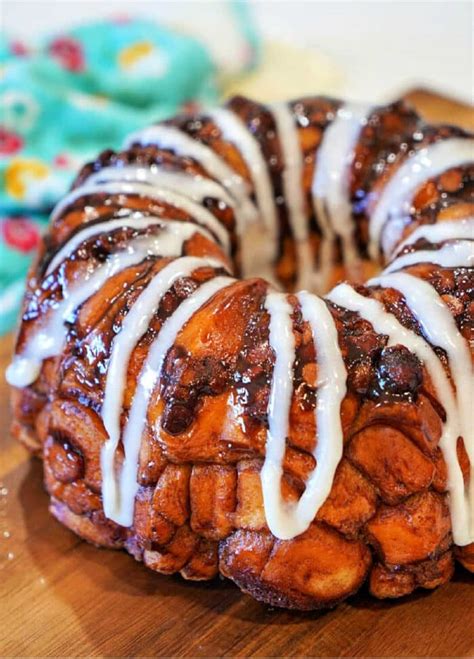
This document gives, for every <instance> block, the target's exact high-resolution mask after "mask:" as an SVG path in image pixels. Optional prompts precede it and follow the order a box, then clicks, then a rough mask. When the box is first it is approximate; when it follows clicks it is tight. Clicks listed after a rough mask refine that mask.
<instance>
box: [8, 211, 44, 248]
mask: <svg viewBox="0 0 474 659" xmlns="http://www.w3.org/2000/svg"><path fill="white" fill-rule="evenodd" d="M0 230H1V233H2V236H3V239H4V241H5V242H6V244H7V245H8V247H11V248H12V249H17V250H18V251H20V252H23V254H28V253H29V252H31V251H33V250H34V249H36V247H37V246H38V244H39V241H40V233H39V230H38V227H37V226H36V224H35V223H34V222H32V221H31V220H30V219H28V218H27V217H7V218H6V219H5V220H4V221H3V222H2V223H1V224H0Z"/></svg>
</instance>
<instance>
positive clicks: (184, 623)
mask: <svg viewBox="0 0 474 659" xmlns="http://www.w3.org/2000/svg"><path fill="white" fill-rule="evenodd" d="M417 94H418V96H417ZM410 100H412V101H413V102H415V103H417V104H419V107H420V108H421V109H422V110H424V111H425V112H426V114H427V115H430V113H431V117H433V119H435V120H442V119H443V118H444V119H445V118H446V116H447V118H449V116H451V115H452V113H453V112H455V113H456V120H457V121H458V123H463V124H464V125H466V126H469V125H472V123H473V115H472V109H470V108H466V107H464V108H463V107H462V106H459V105H458V104H456V103H453V102H451V101H449V100H445V101H444V103H446V104H447V106H445V115H441V114H440V109H439V108H440V102H439V98H437V97H436V96H433V95H431V94H430V93H429V92H413V93H411V95H410ZM11 346H12V339H11V337H7V338H4V339H0V431H1V435H0V438H1V440H0V441H1V445H0V451H1V452H0V607H1V608H0V610H1V616H0V655H3V656H39V655H47V656H71V655H76V656H77V655H82V656H104V655H105V656H111V655H113V656H145V655H148V656H149V655H154V656H170V655H174V656H207V657H209V656H246V655H253V656H272V657H274V656H295V655H300V656H301V655H303V656H321V657H328V656H365V657H368V656H380V657H388V656H397V657H399V656H423V657H428V656H431V657H432V656H443V657H447V656H451V657H452V656H472V655H473V654H474V623H473V621H474V589H473V588H472V585H473V579H472V577H471V576H470V575H469V574H468V573H467V572H466V571H464V570H462V569H460V568H459V569H458V571H457V572H456V575H455V577H454V579H453V581H452V582H451V583H449V584H447V585H446V586H443V587H442V588H440V589H438V590H436V591H434V592H428V591H419V592H417V593H416V594H414V595H412V596H410V597H406V598H403V599H401V600H397V601H394V602H388V601H377V600H374V599H372V598H371V597H370V596H369V595H368V594H367V592H365V591H364V592H362V593H360V594H358V595H356V596H355V597H353V598H351V599H350V600H349V601H348V602H346V603H344V604H342V605H341V606H339V607H338V608H336V609H334V610H332V611H328V612H321V613H311V614H301V613H292V612H287V611H281V610H276V609H269V608H268V607H265V606H263V605H260V604H258V603H256V602H254V601H253V600H251V599H250V598H249V597H247V596H245V595H242V594H241V593H240V591H239V590H238V589H237V588H236V587H235V586H234V585H233V584H232V583H230V582H228V581H220V580H216V581H213V582H211V583H189V582H185V581H183V580H182V579H180V578H178V577H176V578H175V577H164V576H161V575H157V574H154V573H153V572H150V571H149V570H147V569H145V568H144V567H143V565H141V564H139V563H136V562H135V561H134V560H133V558H131V557H130V556H128V555H127V554H126V553H125V552H114V551H110V550H103V549H97V548H95V547H92V546H90V545H88V544H86V543H85V542H82V541H81V540H79V539H78V538H77V537H76V536H75V535H73V534H72V533H71V532H70V531H68V530H67V529H65V528H64V527H62V526H61V525H60V524H58V522H56V521H55V520H54V519H53V518H52V517H50V515H49V514H48V497H47V495H46V494H45V492H44V490H43V486H42V473H41V463H40V462H39V461H38V460H36V459H31V458H30V457H29V455H28V454H27V452H26V451H25V450H24V449H23V448H22V447H21V446H19V445H18V444H17V443H16V442H14V441H13V440H12V439H11V437H10V436H9V432H8V427H9V410H8V391H7V389H8V388H7V386H6V384H5V379H4V368H5V366H6V365H7V363H8V359H9V355H10V351H11Z"/></svg>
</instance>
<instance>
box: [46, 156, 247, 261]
mask: <svg viewBox="0 0 474 659" xmlns="http://www.w3.org/2000/svg"><path fill="white" fill-rule="evenodd" d="M91 194H110V195H112V194H129V195H133V194H135V195H140V196H143V197H149V198H151V199H156V200H158V201H163V202H164V203H167V204H170V205H171V206H174V207H175V208H178V209H181V210H183V211H184V212H185V213H188V214H189V215H191V216H192V217H193V218H194V219H195V220H196V221H197V222H198V223H200V224H202V225H203V226H206V227H207V228H208V229H209V230H210V231H212V232H213V233H214V234H215V236H216V237H217V239H218V240H219V242H220V243H221V244H222V245H223V246H224V248H225V249H226V250H227V251H228V252H229V250H230V239H229V234H228V232H227V229H226V228H225V227H224V226H223V225H222V224H221V223H220V222H219V220H218V219H217V218H216V217H215V216H214V215H213V214H212V213H211V212H210V211H208V210H207V209H206V208H204V207H203V206H202V205H201V204H202V201H203V199H204V198H205V197H212V198H215V199H218V200H220V201H222V202H223V203H225V204H226V205H228V206H230V207H231V208H234V207H235V202H234V201H233V200H232V198H231V197H229V195H228V194H227V193H226V192H225V190H224V189H223V188H222V187H221V186H220V185H219V184H218V183H216V182H215V181H212V180H211V179H206V178H203V177H195V176H191V175H189V174H182V173H181V174H180V173H177V172H170V171H166V170H162V169H157V168H155V169H151V170H150V169H148V168H145V167H136V166H133V165H131V166H126V167H106V168H104V169H102V170H101V171H100V172H96V173H95V174H92V175H91V176H90V177H89V178H88V179H87V180H86V182H85V183H84V185H81V186H80V187H79V188H76V189H75V190H72V191H71V192H70V193H69V194H68V195H66V197H64V199H63V200H62V201H60V202H59V203H58V204H57V206H56V207H55V208H54V210H53V213H52V215H51V220H52V221H54V220H55V219H56V218H58V217H59V216H60V215H61V213H62V212H63V211H64V210H65V209H66V208H67V207H68V206H70V205H71V204H72V203H74V202H75V201H77V200H78V199H80V198H81V197H85V196H87V195H91Z"/></svg>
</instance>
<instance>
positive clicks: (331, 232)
mask: <svg viewBox="0 0 474 659" xmlns="http://www.w3.org/2000/svg"><path fill="white" fill-rule="evenodd" d="M369 113H370V108H369V107H368V106H361V105H356V104H352V103H351V104H347V105H343V106H342V107H341V108H340V109H339V110H338V111H337V115H336V118H335V119H334V121H333V122H332V124H331V125H330V126H328V127H327V128H326V130H325V131H324V135H323V139H322V142H321V144H320V146H319V149H318V152H317V162H316V165H315V170H314V178H313V184H312V194H313V204H314V208H315V212H316V216H317V220H318V223H319V225H320V228H321V232H322V235H323V241H324V243H326V244H325V245H322V246H321V265H320V270H321V285H322V286H323V287H325V286H326V283H327V277H328V270H329V268H330V266H331V264H332V259H333V249H334V245H333V243H334V240H335V238H336V236H337V237H339V238H340V239H341V244H342V251H343V259H344V264H345V266H346V268H347V270H348V272H349V273H350V274H351V276H357V274H358V268H357V265H358V263H359V255H358V251H357V246H356V243H355V239H354V222H353V220H352V206H351V204H350V201H349V183H350V181H349V175H350V168H351V165H352V162H353V160H354V148H355V146H356V144H357V140H358V138H359V135H360V132H361V130H362V128H363V126H364V125H365V124H366V123H367V117H368V115H369Z"/></svg>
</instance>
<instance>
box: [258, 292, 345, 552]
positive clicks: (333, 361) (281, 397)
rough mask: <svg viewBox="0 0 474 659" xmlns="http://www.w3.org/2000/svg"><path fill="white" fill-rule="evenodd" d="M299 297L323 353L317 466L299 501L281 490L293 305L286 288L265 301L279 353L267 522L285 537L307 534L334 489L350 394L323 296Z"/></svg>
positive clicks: (266, 483)
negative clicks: (343, 409) (345, 403)
mask: <svg viewBox="0 0 474 659" xmlns="http://www.w3.org/2000/svg"><path fill="white" fill-rule="evenodd" d="M298 299H299V302H300V304H301V311H302V315H303V318H304V320H306V321H308V322H309V324H310V327H311V331H312V334H313V341H314V344H315V348H316V352H317V358H318V382H317V387H318V389H317V404H316V411H315V417H316V427H317V430H318V436H317V441H316V445H315V449H314V451H313V455H314V458H315V460H316V467H315V468H314V469H313V471H312V472H311V474H310V475H309V477H308V480H307V482H306V487H305V491H304V492H303V494H302V496H301V497H300V499H299V501H298V502H297V503H287V502H285V501H284V499H283V497H282V494H281V478H282V474H283V460H284V456H285V449H286V437H287V436H288V433H289V412H290V406H291V398H292V394H293V366H294V361H295V343H294V336H293V326H292V321H291V313H292V308H291V306H290V304H289V303H288V301H287V299H286V296H285V295H284V294H282V293H269V295H268V296H267V299H266V303H265V306H266V309H267V311H268V312H269V314H270V339H269V340H270V346H271V347H272V349H273V351H274V353H275V366H274V371H273V378H272V384H271V391H270V401H269V407H268V425H269V430H268V434H267V443H266V447H265V461H264V464H263V467H262V471H261V481H262V490H263V499H264V505H265V516H266V519H267V523H268V526H269V528H270V530H271V532H272V533H273V535H275V536H276V537H278V538H281V539H283V540H286V539H290V538H293V537H294V536H296V535H299V534H300V533H303V532H304V531H305V530H306V529H307V528H308V526H309V525H310V524H311V522H312V521H313V519H314V517H315V516H316V514H317V512H318V510H319V508H320V507H321V506H322V504H323V503H324V501H325V500H326V498H327V496H328V494H329V492H330V490H331V487H332V482H333V478H334V473H335V471H336V468H337V465H338V464H339V461H340V459H341V456H342V450H343V441H342V425H341V416H340V413H341V409H340V408H341V403H342V400H343V399H344V396H345V393H346V379H347V374H346V369H345V366H344V361H343V359H342V355H341V352H340V349H339V343H338V335H337V330H336V327H335V324H334V320H333V318H332V316H331V313H330V312H329V310H328V308H327V306H326V304H325V302H324V301H323V300H321V299H320V298H318V297H316V296H315V295H312V294H311V293H308V292H306V291H303V292H301V293H300V294H299V295H298Z"/></svg>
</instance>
